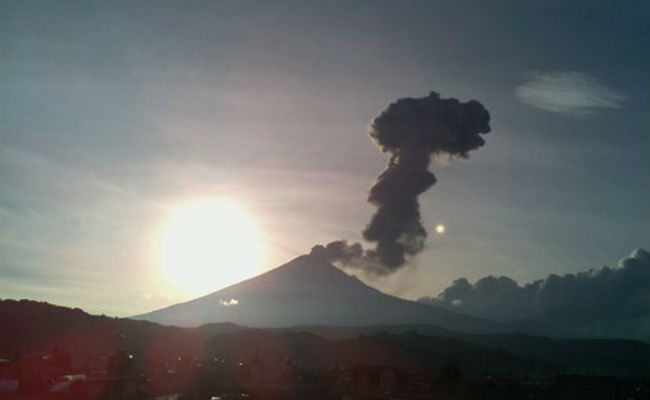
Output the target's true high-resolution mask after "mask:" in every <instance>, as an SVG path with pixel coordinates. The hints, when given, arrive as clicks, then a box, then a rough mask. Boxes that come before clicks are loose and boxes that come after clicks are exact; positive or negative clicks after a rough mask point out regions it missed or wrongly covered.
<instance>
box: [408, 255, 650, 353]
mask: <svg viewBox="0 0 650 400" xmlns="http://www.w3.org/2000/svg"><path fill="white" fill-rule="evenodd" d="M649 300H650V253H648V251H646V250H643V249H637V250H635V251H634V252H632V254H631V255H630V256H629V257H626V258H624V259H622V260H621V261H620V262H619V265H618V267H617V268H609V267H603V268H600V269H591V270H588V271H584V272H579V273H577V274H567V275H563V276H558V275H553V274H552V275H549V276H548V277H546V278H545V279H542V280H538V281H535V282H532V283H528V284H526V285H524V286H519V285H518V284H517V282H515V281H514V280H512V279H510V278H508V277H505V276H500V277H494V276H486V277H484V278H481V279H479V280H478V281H477V282H476V283H474V284H471V283H469V282H468V281H467V279H465V278H461V279H457V280H456V281H454V282H453V284H452V285H451V286H449V287H447V288H446V289H444V290H443V291H442V293H440V294H439V295H438V296H436V297H423V298H421V299H419V300H418V301H420V302H423V303H427V304H432V305H435V306H439V307H444V308H447V309H450V310H454V311H460V312H463V313H466V314H470V315H474V316H478V317H484V318H490V319H495V320H500V321H517V320H523V319H531V320H536V321H541V322H545V323H549V324H552V325H555V326H558V327H562V328H564V329H567V330H570V331H573V332H576V333H582V334H587V335H596V336H603V337H619V338H631V339H639V340H645V341H647V340H648V338H649V337H650V327H649V323H650V319H649V316H650V301H649Z"/></svg>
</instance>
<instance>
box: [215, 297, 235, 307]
mask: <svg viewBox="0 0 650 400" xmlns="http://www.w3.org/2000/svg"><path fill="white" fill-rule="evenodd" d="M219 304H221V305H222V306H226V307H228V306H236V305H237V304H239V300H237V299H230V300H219Z"/></svg>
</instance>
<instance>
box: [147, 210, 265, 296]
mask: <svg viewBox="0 0 650 400" xmlns="http://www.w3.org/2000/svg"><path fill="white" fill-rule="evenodd" d="M159 252H160V266H161V268H162V271H163V272H164V274H165V277H166V278H167V280H168V281H169V282H170V283H171V285H172V286H173V287H174V288H176V289H177V290H180V291H182V292H184V294H186V295H201V294H207V293H210V292H212V291H215V290H218V289H221V288H223V287H226V286H228V285H231V284H234V283H237V282H239V281H242V280H244V279H247V278H251V277H253V276H255V275H256V274H257V273H259V271H260V267H261V265H262V259H263V244H262V241H261V240H260V235H259V233H258V230H257V227H256V226H255V224H254V222H253V220H252V219H251V218H250V216H249V215H248V214H246V212H245V211H244V210H243V209H242V208H241V207H240V206H238V205H237V204H236V203H233V202H230V201H226V200H202V201H197V202H194V203H190V204H187V205H185V206H183V207H180V208H179V209H177V210H176V211H175V212H174V213H173V214H172V215H171V216H170V218H169V220H168V222H167V224H166V226H165V227H164V230H163V234H162V237H161V241H160V249H159Z"/></svg>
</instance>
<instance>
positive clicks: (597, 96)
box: [515, 72, 625, 116]
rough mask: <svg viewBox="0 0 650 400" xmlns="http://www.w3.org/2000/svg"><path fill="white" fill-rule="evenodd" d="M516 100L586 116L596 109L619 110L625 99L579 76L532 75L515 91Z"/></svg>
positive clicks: (590, 78)
mask: <svg viewBox="0 0 650 400" xmlns="http://www.w3.org/2000/svg"><path fill="white" fill-rule="evenodd" d="M515 95H516V96H517V98H518V99H519V100H520V101H521V102H523V103H524V104H527V105H529V106H531V107H535V108H540V109H542V110H547V111H553V112H556V113H560V114H567V115H573V116H585V115H588V114H590V113H592V112H594V111H595V110H596V109H598V108H621V104H622V102H623V101H624V100H625V96H623V95H622V94H620V93H618V92H616V91H615V90H613V89H610V88H608V87H606V86H603V85H602V84H600V83H599V82H598V81H597V80H596V79H595V78H593V77H591V76H589V75H586V74H583V73H581V72H534V73H532V74H530V77H529V80H528V81H527V82H525V83H524V84H522V85H520V86H518V87H517V88H515Z"/></svg>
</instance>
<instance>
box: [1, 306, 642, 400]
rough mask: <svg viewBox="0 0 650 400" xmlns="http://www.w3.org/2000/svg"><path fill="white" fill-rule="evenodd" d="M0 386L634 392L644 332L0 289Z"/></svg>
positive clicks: (104, 392) (98, 393)
mask: <svg viewBox="0 0 650 400" xmlns="http://www.w3.org/2000/svg"><path fill="white" fill-rule="evenodd" d="M0 320H1V321H2V327H1V328H0V398H3V399H16V400H19V399H124V400H128V399H197V400H198V399H201V400H204V399H205V400H213V399H227V398H249V399H253V398H256V399H429V398H440V399H447V398H448V399H564V398H567V399H568V398H572V399H575V398H590V399H600V398H602V399H645V398H647V396H648V371H649V370H650V361H649V357H648V355H649V354H650V348H649V345H648V344H646V343H642V342H636V341H629V340H607V339H594V340H578V339H572V340H568V339H547V338H544V337H540V336H530V335H521V334H461V333H454V332H452V331H448V330H445V329H442V328H436V327H434V326H431V325H424V324H422V325H416V324H412V325H387V326H370V327H347V328H345V327H341V328H336V327H318V326H305V327H292V328H290V329H285V328H273V329H251V328H246V327H241V326H237V325H233V324H225V323H224V324H208V325H203V326H201V327H199V328H179V327H169V326H162V325H158V324H155V323H151V322H146V321H135V320H130V319H120V318H110V317H106V316H93V315H89V314H87V313H85V312H83V311H81V310H79V309H69V308H64V307H58V306H53V305H50V304H47V303H38V302H33V301H25V300H23V301H13V300H5V301H1V302H0Z"/></svg>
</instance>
